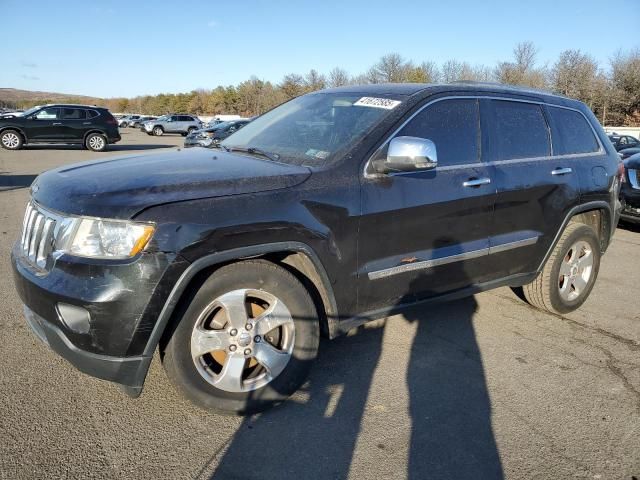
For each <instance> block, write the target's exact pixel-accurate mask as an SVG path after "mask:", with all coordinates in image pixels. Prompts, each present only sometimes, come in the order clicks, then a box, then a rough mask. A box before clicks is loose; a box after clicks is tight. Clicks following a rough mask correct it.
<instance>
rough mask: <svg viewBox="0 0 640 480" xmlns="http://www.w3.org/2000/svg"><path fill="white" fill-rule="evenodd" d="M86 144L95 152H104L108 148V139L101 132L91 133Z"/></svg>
mask: <svg viewBox="0 0 640 480" xmlns="http://www.w3.org/2000/svg"><path fill="white" fill-rule="evenodd" d="M84 144H85V146H86V147H87V148H88V149H89V150H92V151H94V152H104V151H105V150H106V149H107V139H106V137H105V136H104V135H102V134H100V133H90V134H89V135H87V138H86V139H85V141H84Z"/></svg>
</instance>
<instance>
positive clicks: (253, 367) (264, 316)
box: [191, 289, 295, 392]
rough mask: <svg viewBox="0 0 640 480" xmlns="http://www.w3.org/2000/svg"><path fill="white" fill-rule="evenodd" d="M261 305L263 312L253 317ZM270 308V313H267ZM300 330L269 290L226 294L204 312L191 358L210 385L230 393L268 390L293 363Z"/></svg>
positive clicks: (197, 329)
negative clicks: (294, 346) (275, 379)
mask: <svg viewBox="0 0 640 480" xmlns="http://www.w3.org/2000/svg"><path fill="white" fill-rule="evenodd" d="M256 302H258V303H259V305H260V306H259V310H260V311H259V313H258V314H257V315H253V316H250V315H249V314H248V313H247V312H249V311H254V309H255V308H256V307H255V305H256ZM263 309H264V310H263ZM294 340H295V325H294V323H293V317H292V316H291V312H290V311H289V309H288V308H287V306H286V305H285V304H284V303H283V302H282V300H280V299H279V298H277V297H276V296H275V295H272V294H271V293H268V292H265V291H263V290H252V289H240V290H233V291H231V292H228V293H225V294H223V295H221V296H219V297H218V298H216V299H215V300H214V301H213V302H211V303H210V304H209V305H207V307H206V308H205V309H204V310H203V311H202V313H201V314H200V316H199V317H198V320H197V321H196V323H195V326H194V327H193V331H192V333H191V357H192V358H193V363H194V364H195V366H196V369H197V370H198V373H199V374H200V375H201V376H202V378H204V379H205V380H206V381H207V382H208V383H210V384H211V385H213V386H214V387H216V388H219V389H221V390H225V391H227V392H248V391H252V390H257V389H258V388H261V387H264V386H265V385H267V384H268V383H269V382H271V381H272V380H273V379H274V378H276V377H277V376H278V375H280V373H282V371H283V370H284V368H285V367H286V366H287V364H288V363H289V360H290V358H291V354H292V352H293V344H294Z"/></svg>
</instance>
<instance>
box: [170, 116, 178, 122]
mask: <svg viewBox="0 0 640 480" xmlns="http://www.w3.org/2000/svg"><path fill="white" fill-rule="evenodd" d="M169 120H171V121H172V122H179V121H180V117H179V116H178V115H172V116H171V118H170V119H169Z"/></svg>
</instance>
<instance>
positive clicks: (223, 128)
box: [184, 120, 249, 147]
mask: <svg viewBox="0 0 640 480" xmlns="http://www.w3.org/2000/svg"><path fill="white" fill-rule="evenodd" d="M247 123H249V120H236V121H231V122H222V123H219V124H217V125H214V126H213V127H209V128H204V129H202V130H195V131H193V132H191V133H190V134H189V135H187V138H185V139H184V146H185V147H210V146H212V145H215V144H216V143H219V142H220V141H222V140H224V139H225V138H227V137H228V136H229V135H231V134H232V133H234V132H236V131H238V130H240V129H241V128H242V127H244V126H245V125H246V124H247Z"/></svg>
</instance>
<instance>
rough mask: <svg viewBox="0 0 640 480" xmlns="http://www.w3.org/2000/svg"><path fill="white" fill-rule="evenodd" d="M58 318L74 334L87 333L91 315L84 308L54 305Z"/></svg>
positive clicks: (65, 304) (62, 304)
mask: <svg viewBox="0 0 640 480" xmlns="http://www.w3.org/2000/svg"><path fill="white" fill-rule="evenodd" d="M56 310H58V316H59V317H60V320H62V323H64V324H65V325H66V326H67V327H68V328H69V329H70V330H73V331H74V332H76V333H89V320H90V319H91V315H89V312H87V311H86V310H85V309H84V308H82V307H78V306H76V305H69V304H68V303H58V304H57V305H56Z"/></svg>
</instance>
